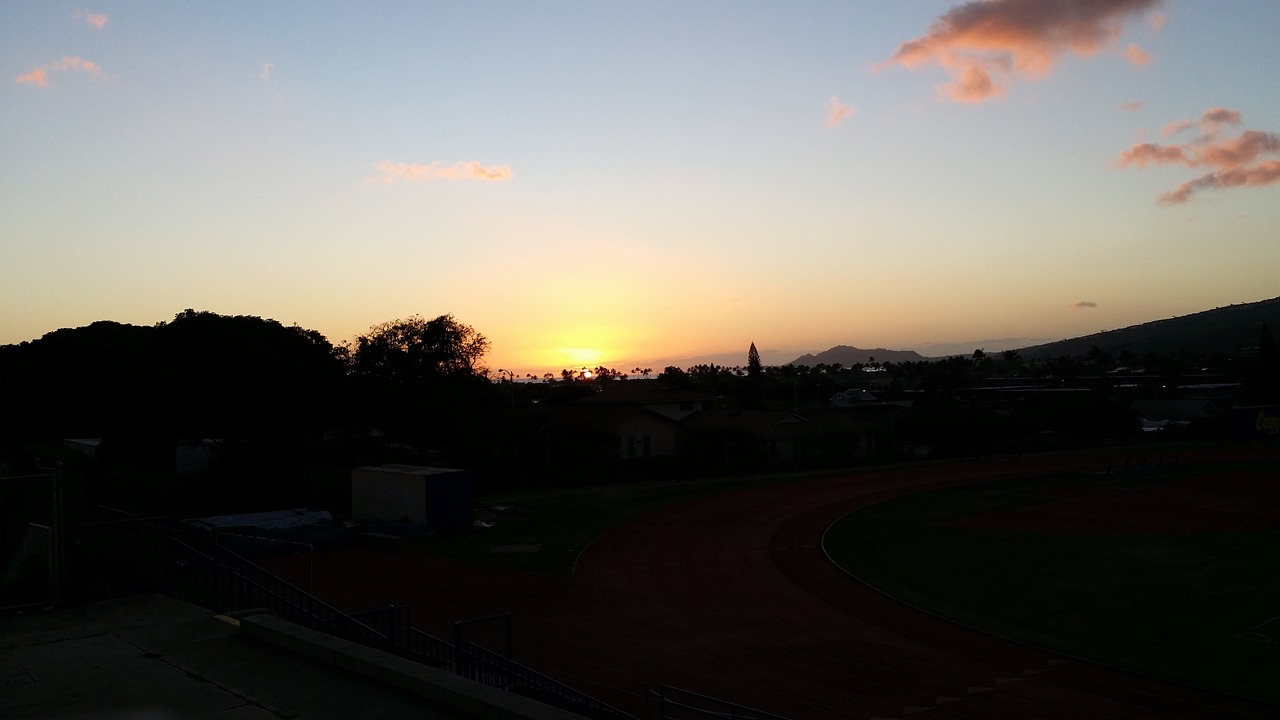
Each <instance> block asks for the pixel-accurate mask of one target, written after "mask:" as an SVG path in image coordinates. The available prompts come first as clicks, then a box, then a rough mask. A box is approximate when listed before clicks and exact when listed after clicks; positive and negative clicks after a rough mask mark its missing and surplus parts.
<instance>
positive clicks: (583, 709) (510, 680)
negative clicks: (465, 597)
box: [455, 640, 635, 720]
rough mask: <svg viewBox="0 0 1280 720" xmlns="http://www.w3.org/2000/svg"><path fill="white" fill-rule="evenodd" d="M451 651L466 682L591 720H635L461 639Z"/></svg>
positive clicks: (523, 666)
mask: <svg viewBox="0 0 1280 720" xmlns="http://www.w3.org/2000/svg"><path fill="white" fill-rule="evenodd" d="M455 652H456V653H457V662H456V664H455V667H456V668H457V673H458V674H459V675H461V676H462V677H465V678H467V679H469V680H474V681H476V682H479V683H484V684H485V685H489V686H491V687H498V688H503V689H504V690H508V691H510V692H513V693H517V694H519V695H523V696H525V697H528V698H532V699H534V700H538V701H539V702H543V703H546V704H548V705H554V706H556V707H559V708H562V709H565V710H570V711H572V712H575V713H577V714H579V715H582V716H583V717H588V718H594V719H595V720H635V718H634V716H633V715H631V714H630V713H625V712H623V711H621V710H619V709H617V708H615V707H613V706H612V705H609V704H607V703H604V702H602V701H600V700H597V699H595V698H593V697H591V696H590V695H587V694H586V693H583V692H580V691H578V690H575V689H573V688H572V687H569V686H568V685H565V684H564V683H562V682H560V681H559V680H555V679H553V678H551V677H548V676H547V675H544V674H542V673H540V672H538V671H537V670H534V669H532V668H530V667H528V666H527V665H523V664H521V663H519V662H517V661H515V660H513V659H511V658H510V657H507V656H505V655H502V654H500V653H496V652H494V651H492V650H489V649H487V648H483V647H481V646H479V645H477V644H475V643H473V642H470V641H465V640H464V641H463V643H462V644H461V645H459V646H457V647H456V648H455Z"/></svg>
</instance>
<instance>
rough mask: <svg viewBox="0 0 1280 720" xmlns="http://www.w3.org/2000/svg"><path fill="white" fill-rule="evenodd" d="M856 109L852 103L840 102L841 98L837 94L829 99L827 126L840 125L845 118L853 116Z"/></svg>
mask: <svg viewBox="0 0 1280 720" xmlns="http://www.w3.org/2000/svg"><path fill="white" fill-rule="evenodd" d="M854 111H855V108H854V107H853V106H852V105H845V104H844V103H842V102H840V98H838V97H836V96H835V95H832V96H831V99H830V100H828V101H827V127H829V128H833V127H835V126H837V125H839V124H840V123H841V122H842V121H843V120H844V119H845V118H847V117H851V116H852V115H853V113H854Z"/></svg>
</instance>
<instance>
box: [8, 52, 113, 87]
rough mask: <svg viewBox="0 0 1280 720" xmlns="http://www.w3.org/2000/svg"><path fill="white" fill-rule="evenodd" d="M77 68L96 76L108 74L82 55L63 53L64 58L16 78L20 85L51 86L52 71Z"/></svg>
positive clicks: (104, 76) (103, 76) (100, 76)
mask: <svg viewBox="0 0 1280 720" xmlns="http://www.w3.org/2000/svg"><path fill="white" fill-rule="evenodd" d="M72 70H76V71H79V72H84V73H88V74H90V75H92V76H94V77H97V78H100V79H105V78H106V77H107V74H106V73H104V72H103V71H102V68H101V67H99V66H98V64H97V63H95V62H94V61H92V60H85V59H84V58H82V57H76V56H73V55H63V56H62V59H60V60H54V61H52V62H47V63H45V64H43V65H41V66H39V67H36V68H32V69H31V70H28V71H27V72H25V73H23V74H21V75H19V76H18V77H16V78H15V81H16V82H17V83H18V84H20V85H35V86H36V87H48V86H49V73H51V72H70V71H72Z"/></svg>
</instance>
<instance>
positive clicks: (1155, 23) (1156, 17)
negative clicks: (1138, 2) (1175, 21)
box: [1147, 11, 1169, 32]
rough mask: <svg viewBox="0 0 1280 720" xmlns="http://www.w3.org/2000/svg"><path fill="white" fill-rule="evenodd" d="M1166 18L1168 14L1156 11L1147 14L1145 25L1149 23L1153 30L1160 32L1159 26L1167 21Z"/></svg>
mask: <svg viewBox="0 0 1280 720" xmlns="http://www.w3.org/2000/svg"><path fill="white" fill-rule="evenodd" d="M1168 20H1169V16H1168V15H1165V14H1164V13H1162V12H1159V11H1157V12H1153V13H1151V14H1150V15H1148V16H1147V25H1149V26H1150V27H1151V29H1152V30H1154V31H1155V32H1160V28H1162V27H1164V24H1165V23H1166V22H1168Z"/></svg>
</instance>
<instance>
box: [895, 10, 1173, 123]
mask: <svg viewBox="0 0 1280 720" xmlns="http://www.w3.org/2000/svg"><path fill="white" fill-rule="evenodd" d="M1162 2H1163V0H1041V1H1037V0H973V1H972V2H967V3H964V4H963V5H957V6H955V7H953V8H951V9H950V10H948V11H947V12H946V13H945V14H943V15H941V16H939V17H938V18H937V19H935V20H934V21H933V24H932V25H930V27H929V32H928V33H927V34H925V35H922V36H920V37H918V38H915V39H913V40H908V41H906V42H904V43H902V44H901V45H899V46H898V48H897V50H895V51H894V53H893V56H892V57H891V58H890V59H888V60H886V61H884V62H882V63H880V64H879V65H877V66H876V67H877V69H881V68H883V67H885V66H889V65H895V64H896V65H901V66H903V67H905V68H908V69H912V70H914V69H916V68H919V67H922V66H925V65H937V66H939V67H941V68H943V69H944V70H945V71H946V72H947V74H948V75H950V76H951V82H949V83H946V84H944V85H940V86H938V90H939V93H940V95H941V96H942V97H944V98H947V99H950V100H954V101H956V102H969V103H977V102H982V101H984V100H987V99H989V98H992V97H996V96H999V95H1003V94H1004V92H1005V85H1006V84H1007V83H1008V82H1009V81H1010V80H1018V79H1021V80H1035V79H1038V78H1041V77H1044V76H1046V75H1048V74H1049V73H1050V72H1052V70H1053V68H1054V66H1056V65H1057V63H1058V62H1059V61H1060V60H1061V58H1062V56H1064V55H1067V54H1074V55H1078V56H1082V57H1088V56H1091V55H1094V54H1096V53H1098V52H1099V51H1103V50H1111V49H1113V48H1115V47H1116V45H1117V44H1118V43H1119V40H1120V35H1121V33H1122V32H1123V30H1124V22H1125V21H1126V20H1128V19H1129V18H1131V17H1136V16H1140V15H1142V14H1143V13H1145V12H1147V11H1149V10H1152V9H1154V8H1156V7H1158V6H1160V5H1161V4H1162ZM1150 22H1151V25H1152V27H1153V28H1154V27H1157V26H1159V25H1162V24H1163V19H1161V20H1159V21H1155V20H1152V21H1150ZM1124 55H1125V56H1126V57H1127V58H1128V59H1129V61H1130V62H1132V63H1134V64H1145V63H1146V62H1149V61H1150V59H1151V58H1150V55H1149V54H1148V53H1147V52H1146V51H1144V50H1142V49H1141V48H1139V47H1137V46H1136V45H1130V46H1129V49H1128V50H1126V51H1125V53H1124Z"/></svg>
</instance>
